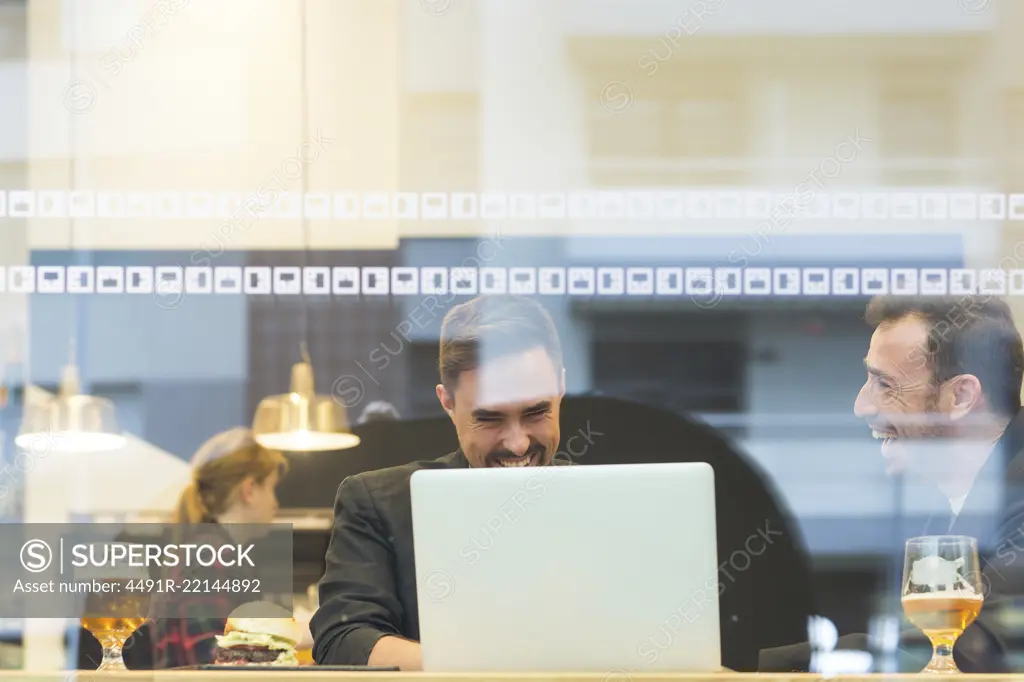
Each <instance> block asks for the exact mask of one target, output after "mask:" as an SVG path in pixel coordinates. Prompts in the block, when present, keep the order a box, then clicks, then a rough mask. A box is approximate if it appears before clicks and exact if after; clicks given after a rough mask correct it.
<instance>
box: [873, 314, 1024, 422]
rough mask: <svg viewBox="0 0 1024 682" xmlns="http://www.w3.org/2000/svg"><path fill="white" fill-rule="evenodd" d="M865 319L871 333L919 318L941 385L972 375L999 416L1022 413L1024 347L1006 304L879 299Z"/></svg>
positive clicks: (934, 375) (928, 355) (927, 354)
mask: <svg viewBox="0 0 1024 682" xmlns="http://www.w3.org/2000/svg"><path fill="white" fill-rule="evenodd" d="M864 317H865V319H866V320H867V322H868V324H869V325H871V326H872V327H877V326H879V325H880V324H883V323H887V322H896V321H898V320H902V319H903V318H905V317H917V318H920V319H921V320H923V321H924V323H925V324H926V325H927V327H928V347H927V349H924V350H925V357H926V358H927V361H928V365H929V367H930V368H931V370H932V380H933V381H934V382H935V383H936V384H940V383H942V382H944V381H948V380H949V379H952V378H953V377H955V376H958V375H961V374H973V375H974V376H976V377H978V381H980V382H981V388H982V391H983V392H984V394H985V396H986V398H988V401H989V402H990V403H991V404H992V408H993V409H994V410H996V411H998V412H1000V413H1002V414H1005V415H1011V416H1012V415H1014V414H1016V413H1017V412H1018V411H1019V410H1020V407H1021V401H1020V393H1021V382H1022V380H1024V346H1022V343H1021V335H1020V332H1018V331H1017V327H1016V325H1015V324H1014V322H1013V315H1012V314H1011V313H1010V307H1009V306H1008V305H1007V304H1006V303H1005V302H1004V301H1002V300H1000V299H998V298H995V297H992V296H960V297H898V296H878V297H876V298H874V299H872V300H871V302H870V303H868V307H867V311H866V313H865V315H864Z"/></svg>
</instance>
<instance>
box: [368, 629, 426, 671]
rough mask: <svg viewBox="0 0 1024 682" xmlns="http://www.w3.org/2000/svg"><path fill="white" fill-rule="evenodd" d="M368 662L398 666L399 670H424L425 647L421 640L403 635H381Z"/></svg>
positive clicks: (372, 664) (384, 665)
mask: <svg viewBox="0 0 1024 682" xmlns="http://www.w3.org/2000/svg"><path fill="white" fill-rule="evenodd" d="M366 664H367V665H369V666H381V667H386V668H389V667H393V666H398V669H399V670H423V649H422V647H420V644H419V642H413V641H411V640H408V639H402V638H401V637H392V636H387V637H381V638H380V639H379V640H377V643H376V644H375V645H374V647H373V650H372V651H371V652H370V658H369V660H367V661H366Z"/></svg>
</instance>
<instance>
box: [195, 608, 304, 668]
mask: <svg viewBox="0 0 1024 682" xmlns="http://www.w3.org/2000/svg"><path fill="white" fill-rule="evenodd" d="M299 639H300V631H299V624H298V622H297V621H296V620H295V619H294V618H228V620H227V624H226V625H225V626H224V634H223V635H217V647H216V652H215V658H214V663H215V664H216V665H299V658H298V656H297V655H296V653H295V645H296V643H297V642H298V641H299Z"/></svg>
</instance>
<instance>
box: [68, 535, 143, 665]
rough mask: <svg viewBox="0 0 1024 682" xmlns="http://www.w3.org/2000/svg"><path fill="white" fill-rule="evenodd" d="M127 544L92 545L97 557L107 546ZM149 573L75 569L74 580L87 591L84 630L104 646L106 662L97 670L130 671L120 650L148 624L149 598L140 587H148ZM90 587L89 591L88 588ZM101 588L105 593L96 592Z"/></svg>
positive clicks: (134, 569) (119, 568) (110, 568)
mask: <svg viewBox="0 0 1024 682" xmlns="http://www.w3.org/2000/svg"><path fill="white" fill-rule="evenodd" d="M118 544H124V543H101V544H96V545H93V547H96V548H97V555H98V556H103V555H102V554H101V552H102V551H103V549H102V548H103V547H104V546H106V547H107V548H109V549H110V550H111V551H112V549H113V545H118ZM148 578H149V572H148V571H147V570H146V569H145V568H142V567H133V566H128V565H120V566H104V567H97V566H84V567H81V568H77V569H75V580H76V581H78V584H79V585H82V586H83V587H82V591H86V592H87V594H86V598H85V610H84V612H83V613H82V627H83V628H85V629H86V630H88V631H89V632H90V633H92V635H93V637H95V638H96V639H97V640H98V641H99V643H100V644H101V645H102V646H103V662H102V663H100V667H99V668H97V670H127V668H126V667H125V664H124V658H123V657H122V655H121V650H122V648H123V647H124V643H125V642H126V641H128V638H129V637H131V636H132V633H133V632H135V631H136V630H137V629H138V628H139V627H140V626H141V625H142V624H143V623H144V622H145V621H146V614H147V612H148V611H149V602H150V596H149V593H148V592H147V591H144V590H143V589H139V588H140V583H141V584H145V581H146V580H147V579H148ZM85 585H88V588H86V587H85ZM96 586H102V587H103V588H104V589H102V590H94V589H93V588H95V587H96Z"/></svg>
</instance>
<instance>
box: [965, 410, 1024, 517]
mask: <svg viewBox="0 0 1024 682" xmlns="http://www.w3.org/2000/svg"><path fill="white" fill-rule="evenodd" d="M1022 451H1024V409H1022V410H1021V411H1019V412H1018V413H1017V415H1016V416H1015V417H1014V418H1013V419H1012V420H1011V421H1010V423H1009V425H1008V426H1007V427H1006V430H1005V431H1003V435H1002V436H1000V438H999V440H998V441H996V445H995V447H994V448H993V449H992V454H991V455H989V458H988V460H986V462H985V464H984V466H982V467H981V469H980V470H979V471H978V474H977V476H976V477H975V479H974V480H975V482H976V483H977V482H978V481H986V480H1002V481H1003V486H1002V488H1003V495H1004V496H1005V497H1007V498H1010V499H1004V500H1003V502H1002V504H1001V505H1000V506H1001V507H1003V508H1006V507H1007V506H1008V505H1009V504H1010V503H1011V502H1012V499H1013V498H1015V497H1017V496H1019V495H1020V494H1021V492H1024V453H1022ZM985 502H986V500H985V499H984V492H982V491H979V490H978V489H977V486H976V485H975V486H973V487H972V489H971V492H969V493H968V494H967V499H966V500H964V505H963V508H962V509H961V510H960V514H959V515H958V516H957V518H956V520H955V521H953V524H952V525H953V526H958V525H962V524H959V523H958V521H960V519H961V518H963V519H967V518H969V517H971V516H977V515H986V516H987V515H989V514H990V513H986V512H984V511H981V510H979V506H982V505H984V503H985ZM984 506H987V505H984Z"/></svg>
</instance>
